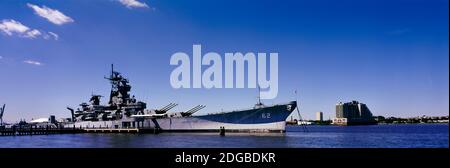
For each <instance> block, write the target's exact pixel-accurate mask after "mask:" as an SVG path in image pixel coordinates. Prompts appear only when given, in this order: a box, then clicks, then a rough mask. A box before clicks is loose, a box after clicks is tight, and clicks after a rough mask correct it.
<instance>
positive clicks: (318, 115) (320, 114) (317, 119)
mask: <svg viewBox="0 0 450 168" xmlns="http://www.w3.org/2000/svg"><path fill="white" fill-rule="evenodd" d="M316 121H319V122H322V121H323V113H322V112H321V111H319V112H317V113H316Z"/></svg>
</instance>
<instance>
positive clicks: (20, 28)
mask: <svg viewBox="0 0 450 168" xmlns="http://www.w3.org/2000/svg"><path fill="white" fill-rule="evenodd" d="M0 31H1V32H3V33H5V34H6V35H8V36H12V35H14V34H17V35H19V36H20V37H25V38H36V37H38V36H40V35H41V34H42V33H41V32H40V31H39V30H36V29H30V28H29V27H27V26H25V25H23V24H22V23H20V22H18V21H15V20H12V19H9V20H7V19H5V20H2V21H1V22H0Z"/></svg>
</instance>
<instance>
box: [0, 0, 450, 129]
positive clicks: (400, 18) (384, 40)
mask: <svg viewBox="0 0 450 168" xmlns="http://www.w3.org/2000/svg"><path fill="white" fill-rule="evenodd" d="M448 5H449V4H448V0H394V1H392V0H389V1H388V0H366V1H349V0H337V1H336V0H317V1H269V0H258V1H256V0H248V1H238V0H236V1H230V0H227V1H225V0H217V1H201V0H193V1H183V0H171V1H164V0H139V1H136V3H134V4H130V3H129V4H128V6H127V4H126V3H125V2H124V3H122V2H120V1H118V0H96V1H92V0H64V1H54V0H23V1H16V0H5V1H0V29H1V28H2V27H1V24H2V23H3V24H4V25H6V23H11V22H12V21H15V23H16V24H17V23H20V24H21V25H23V26H26V27H28V29H27V30H24V29H21V31H18V32H11V29H9V30H10V31H9V33H10V34H8V32H6V31H2V30H0V104H2V103H6V104H7V107H6V112H5V116H4V118H5V120H6V121H16V120H18V119H20V118H24V119H27V120H29V119H31V118H38V117H47V116H49V115H50V114H54V115H56V116H57V117H68V116H69V113H68V111H67V110H66V109H65V107H66V106H71V107H75V106H77V105H78V104H79V103H81V102H86V101H88V99H89V96H90V94H91V93H95V94H102V95H104V96H108V93H109V89H110V86H109V83H108V82H107V81H106V80H105V79H103V77H104V76H105V75H108V72H109V68H110V64H111V63H114V64H115V66H116V67H117V70H118V71H120V72H122V73H123V74H124V75H125V76H127V77H128V78H129V79H130V81H131V84H132V86H133V88H132V94H134V95H136V97H137V98H138V99H141V100H143V101H145V102H147V103H148V106H149V107H150V108H159V107H162V106H164V105H166V104H168V103H169V102H176V103H179V104H180V105H179V106H178V107H177V108H175V109H174V111H177V110H186V109H188V108H190V107H193V106H195V105H197V104H204V105H207V107H206V108H205V109H204V110H202V111H200V112H198V113H200V114H201V113H207V112H213V111H221V110H222V109H223V110H232V109H239V108H246V107H251V106H252V105H253V104H254V103H255V102H256V95H257V90H255V89H212V90H207V89H180V90H175V89H173V88H172V87H171V86H170V78H169V77H170V73H171V72H172V70H173V69H174V68H175V67H174V66H170V64H169V60H170V56H171V55H172V54H173V53H175V52H186V53H188V54H190V55H191V54H192V45H193V44H201V45H202V51H203V52H204V53H206V52H210V51H211V52H217V53H219V54H221V55H222V56H223V54H224V53H225V52H255V53H256V52H266V53H270V52H278V53H279V92H278V97H277V98H276V99H274V100H266V101H265V103H266V104H273V103H282V102H287V101H290V100H293V99H295V98H296V97H295V95H294V94H293V91H294V90H298V92H299V95H298V98H299V102H300V106H301V107H300V110H301V112H302V114H303V115H304V117H305V118H309V119H312V118H314V113H315V112H316V111H323V112H324V115H325V118H326V119H327V118H329V117H330V118H332V117H334V108H335V107H334V105H335V104H336V103H337V102H339V101H351V100H359V101H361V102H364V103H366V104H367V105H368V107H369V108H370V109H371V110H372V112H373V113H374V115H384V116H403V117H409V116H421V115H448V111H449V103H448V102H449V90H448V88H449V83H448V81H449V49H448V41H449V39H448V37H449V34H448V30H449V29H448V25H449V23H448V20H449V18H448ZM44 6H46V7H48V9H51V10H52V11H53V12H54V13H53V14H55V15H57V16H61V15H58V14H62V15H64V16H65V17H56V18H55V17H51V16H47V18H46V17H43V16H40V15H39V12H36V11H35V9H36V8H34V7H38V8H39V9H46V8H44ZM56 10H57V11H58V12H59V13H56V12H55V11H56ZM9 26H11V24H9ZM16 26H17V25H16ZM3 28H5V26H3ZM15 28H17V27H15ZM33 30H36V31H39V33H40V34H36V31H34V33H33ZM52 33H53V34H56V35H57V36H56V35H53V34H52ZM104 101H105V102H104V103H106V99H104Z"/></svg>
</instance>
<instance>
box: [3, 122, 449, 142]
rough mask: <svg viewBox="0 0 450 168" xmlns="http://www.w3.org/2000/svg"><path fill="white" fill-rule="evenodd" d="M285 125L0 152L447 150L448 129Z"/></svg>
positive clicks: (78, 137)
mask: <svg viewBox="0 0 450 168" xmlns="http://www.w3.org/2000/svg"><path fill="white" fill-rule="evenodd" d="M307 129H308V131H309V132H304V131H303V128H302V127H300V126H288V127H287V132H286V133H285V134H277V133H275V134H273V133H271V134H231V133H228V134H227V135H226V136H224V137H221V136H219V134H218V133H162V134H158V135H153V134H61V135H33V136H15V137H14V136H3V137H0V148H155V147H161V148H171V147H175V148H176V147H187V148H203V147H218V148H224V147H235V148H242V147H244V148H264V147H268V148H448V146H449V141H448V140H449V139H448V132H449V128H448V124H415V125H373V126H349V127H339V126H307Z"/></svg>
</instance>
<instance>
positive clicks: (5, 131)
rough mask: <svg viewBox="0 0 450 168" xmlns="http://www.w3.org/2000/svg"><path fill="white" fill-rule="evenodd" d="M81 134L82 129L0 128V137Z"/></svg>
mask: <svg viewBox="0 0 450 168" xmlns="http://www.w3.org/2000/svg"><path fill="white" fill-rule="evenodd" d="M83 132H84V130H83V129H78V128H51V127H35V126H32V127H11V128H0V136H21V135H48V134H74V133H83Z"/></svg>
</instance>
